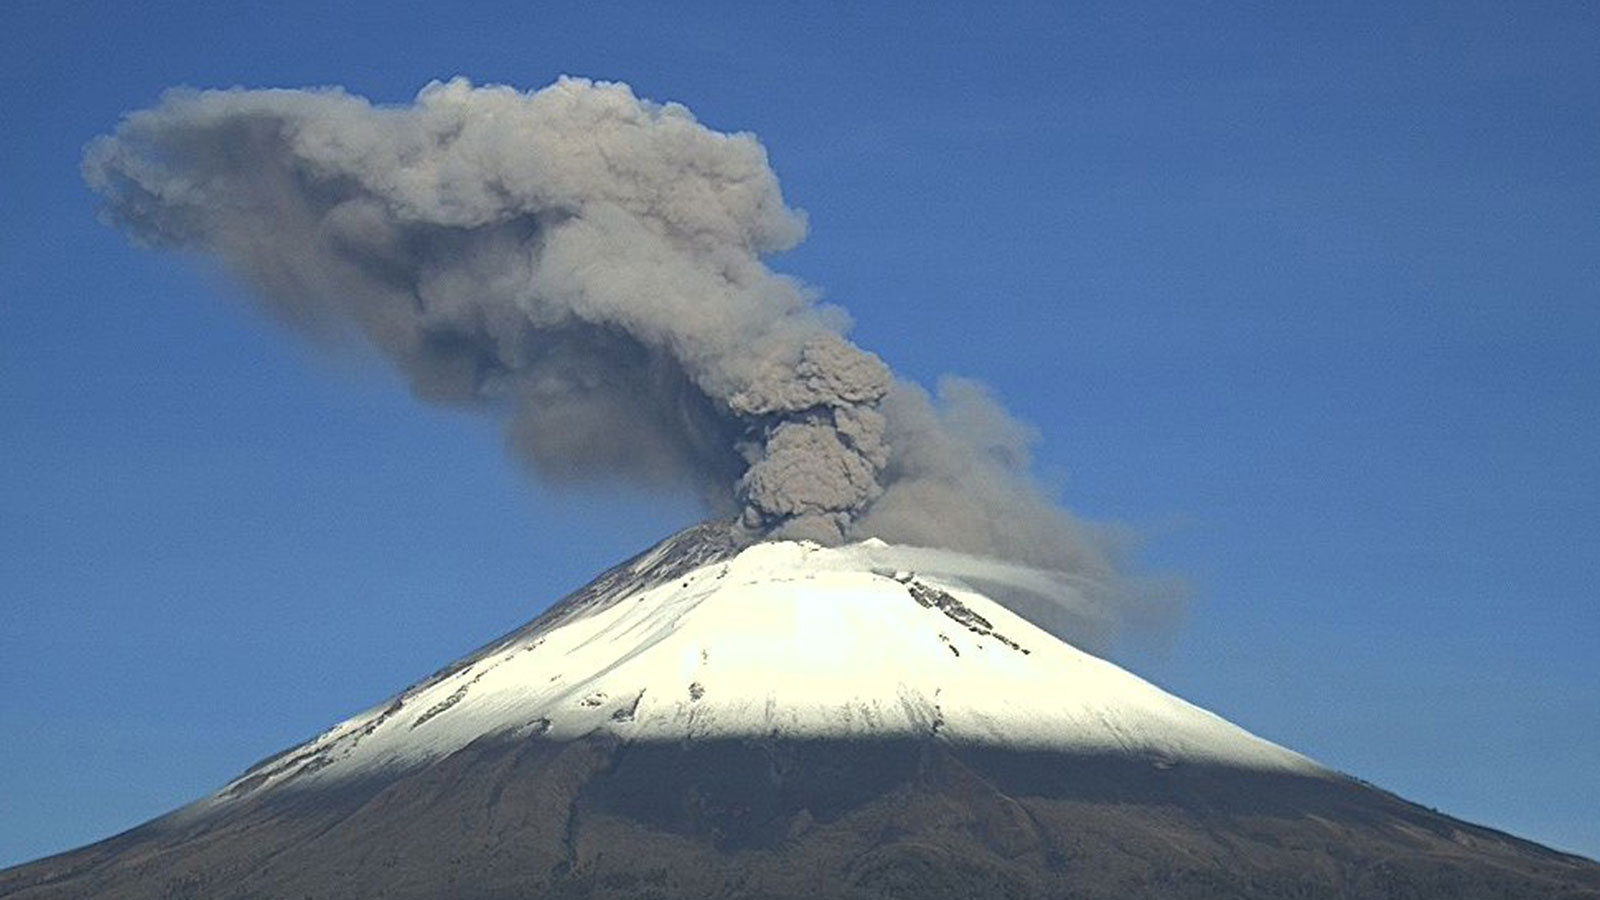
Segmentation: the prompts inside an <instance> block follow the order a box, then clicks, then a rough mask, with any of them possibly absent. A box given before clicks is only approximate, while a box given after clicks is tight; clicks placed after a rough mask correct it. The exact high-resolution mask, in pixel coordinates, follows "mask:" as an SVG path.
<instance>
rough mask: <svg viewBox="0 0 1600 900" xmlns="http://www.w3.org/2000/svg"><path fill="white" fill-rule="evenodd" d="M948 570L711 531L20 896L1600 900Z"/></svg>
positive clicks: (34, 871) (1537, 851)
mask: <svg viewBox="0 0 1600 900" xmlns="http://www.w3.org/2000/svg"><path fill="white" fill-rule="evenodd" d="M908 559H910V560H917V561H921V562H924V563H927V565H925V566H922V567H908V566H907V565H906V562H907V560H908ZM938 560H939V555H938V554H933V553H929V552H923V553H921V554H920V555H919V554H916V553H907V552H903V551H899V550H897V549H896V548H892V547H888V546H886V545H883V544H881V543H879V542H876V541H867V542H865V543H860V544H853V545H847V546H843V547H833V548H829V547H823V546H819V545H817V544H813V543H809V542H803V541H772V542H764V543H756V544H752V545H748V546H746V545H743V544H741V543H740V542H738V541H736V540H735V539H734V537H733V534H732V532H731V531H730V529H729V528H728V527H727V526H725V525H719V524H708V525H701V526H697V527H695V528H691V529H689V530H687V531H684V532H682V533H680V534H678V535H675V536H673V537H672V538H669V539H668V540H666V541H664V542H663V543H661V544H659V545H657V546H656V547H654V548H652V549H650V550H648V551H646V552H645V553H643V554H640V555H639V556H637V557H635V558H633V559H631V560H629V561H627V562H625V563H623V564H622V565H620V566H617V567H616V568H614V569H611V570H610V571H608V572H606V573H604V574H603V575H601V576H600V577H599V578H597V579H596V580H595V581H594V582H592V583H591V584H589V585H588V586H586V587H584V588H582V589H581V590H579V591H577V592H576V593H574V594H572V595H570V596H568V597H567V598H565V599H564V600H562V601H561V602H559V603H557V604H556V605H554V606H553V607H551V608H550V609H549V610H548V611H547V612H545V613H544V614H543V615H541V616H539V617H538V618H537V619H535V620H534V621H532V622H530V623H529V624H527V625H526V626H524V627H522V628H520V629H518V630H516V631H514V632H512V633H510V634H508V635H506V636H504V637H502V638H500V639H498V640H496V641H493V642H492V643H490V644H488V645H487V646H485V647H483V648H482V649H480V650H478V651H477V652H475V653H472V654H471V655H469V656H466V657H464V658H463V659H461V660H459V661H457V662H455V663H452V664H451V665H449V666H446V667H445V668H444V669H442V670H440V671H439V672H437V673H435V674H434V675H432V676H430V677H428V678H426V679H424V680H423V681H421V682H419V683H417V684H415V685H413V686H412V687H410V688H407V689H406V690H405V691H403V692H401V693H400V694H399V695H397V696H395V697H394V698H392V699H390V700H388V701H386V702H384V703H382V704H379V705H377V706H375V707H373V708H372V709H369V710H367V711H366V712H363V713H361V714H359V715H357V716H354V717H353V718H350V719H348V720H346V721H344V722H341V723H339V724H338V725H336V726H334V727H333V728H331V729H329V730H328V731H326V732H324V733H323V734H321V735H318V736H317V737H315V738H313V739H311V740H310V741H307V742H306V743H304V744H302V745H300V746H297V747H294V748H291V749H289V750H286V751H284V752H283V753H280V754H277V755H276V756H273V757H270V758H268V759H265V760H263V761H261V762H260V763H257V764H256V765H255V766H253V767H251V768H250V769H248V770H247V771H245V772H244V773H243V774H241V775H240V776H239V777H238V778H236V779H234V780H233V781H232V782H230V783H229V784H227V785H225V786H224V787H223V788H222V789H221V790H219V791H218V792H216V793H215V794H213V795H211V796H209V797H206V798H204V799H202V800H199V801H197V802H195V803H193V804H191V805H189V806H187V807H184V808H182V809H180V810H177V811H175V812H173V813H170V814H168V815H166V816H164V817H162V818H159V819H156V820H153V821H151V822H148V823H146V824H144V825H141V826H139V827H137V828H134V829H133V830H131V831H128V832H126V833H124V834H121V835H118V836H116V837H113V838H110V839H108V840H105V841H102V842H100V843H98V844H94V845H91V846H89V847H85V848H83V849H80V850H76V851H72V852H68V853H64V854H61V855H59V856H55V857H51V858H48V859H44V860H40V861H37V862H34V863H30V864H26V865H23V866H19V867H16V868H13V869H10V870H7V871H5V872H0V897H6V898H16V900H76V898H99V900H158V898H166V900H177V898H196V900H199V898H206V900H246V898H274V900H277V898H281V900H291V898H292V900H306V898H319V900H323V898H325V900H365V898H389V900H403V898H418V900H420V898H449V900H513V898H547V897H548V898H567V897H570V898H577V897H597V898H638V900H644V898H679V897H682V898H691V897H692V898H703V897H704V898H709V897H723V898H744V897H761V898H802V897H804V898H859V900H869V898H990V897H993V898H1046V897H1051V898H1057V897H1072V898H1108V900H1109V898H1139V897H1149V898H1158V897H1159V898H1224V897H1227V898H1274V897H1296V898H1324V897H1326V898H1424V897H1452V898H1479V897H1481V898H1491V897H1492V898H1522V897H1526V898H1574V900H1575V898H1600V864H1596V863H1594V862H1592V861H1589V860H1585V859H1581V858H1578V857H1574V856H1569V855H1566V854H1562V853H1558V852H1556V851H1553V850H1550V849H1547V848H1544V847H1541V846H1539V845H1536V844H1533V843H1530V842H1527V841H1523V840H1520V839H1517V838H1514V837H1511V836H1509V835H1506V834H1503V833H1500V832H1497V831H1493V830H1490V829H1487V828H1483V827H1480V826H1476V825H1471V824H1468V823H1465V822H1461V821H1458V820H1455V819H1452V818H1450V817H1448V816H1445V815H1442V814H1439V813H1437V812H1434V811H1431V810H1428V809H1424V808H1422V807H1419V806H1416V805H1414V804H1411V803H1408V802H1406V801H1404V800H1402V799H1400V798H1398V797H1395V796H1394V795H1392V794H1389V793H1386V792H1384V791H1381V790H1379V789H1377V788H1375V787H1373V786H1371V785H1368V784H1365V783H1363V782H1361V781H1358V780H1356V779H1353V778H1350V777H1348V776H1345V775H1342V774H1339V773H1336V772H1333V771H1330V770H1328V769H1326V768H1324V767H1322V766H1320V765H1318V764H1316V763H1315V762H1313V761H1311V760H1309V759H1307V758H1306V757H1303V756H1301V755H1299V754H1297V753H1294V752H1291V751H1289V750H1286V749H1284V748H1282V747H1279V746H1276V745H1274V744H1272V743H1270V742H1268V741H1265V740H1262V739H1260V738H1258V737H1255V736H1254V735H1251V734H1249V733H1248V732H1246V731H1245V730H1243V729H1241V728H1239V727H1237V726H1235V725H1233V724H1231V723H1229V722H1227V721H1225V720H1223V719H1221V718H1219V717H1217V716H1215V715H1213V714H1211V713H1209V712H1207V711H1205V710H1203V709H1200V708H1198V707H1196V706H1193V705H1192V704H1189V703H1187V702H1185V701H1183V700H1181V699H1179V698H1177V697H1174V696H1172V695H1171V694H1168V693H1166V692H1164V691H1162V690H1160V689H1159V688H1157V687H1155V686H1153V685H1151V684H1149V683H1147V682H1145V681H1143V680H1141V679H1139V678H1138V677H1136V676H1134V675H1132V674H1130V673H1128V672H1126V671H1124V670H1122V669H1120V668H1118V667H1117V666H1115V665H1113V664H1111V663H1109V662H1106V661H1105V660H1102V659H1099V658H1097V657H1095V656H1092V655H1090V654H1087V653H1084V652H1082V651H1080V650H1078V649H1076V648H1074V647H1072V646H1071V645H1069V644H1067V643H1064V642H1062V641H1061V640H1059V639H1057V638H1055V637H1053V636H1051V635H1050V634H1048V633H1046V632H1044V631H1042V630H1041V629H1039V628H1037V627H1035V626H1034V625H1032V624H1030V623H1029V622H1028V621H1026V620H1025V619H1023V618H1021V617H1019V616H1017V615H1016V614H1014V613H1012V612H1011V611H1009V610H1008V609H1007V608H1006V607H1005V606H1002V605H1001V604H1000V603H998V602H996V601H995V600H993V599H991V597H989V596H987V595H986V594H985V593H983V592H982V591H980V590H979V589H978V585H981V584H983V583H985V580H986V579H991V578H993V577H995V576H996V573H995V572H990V571H986V570H985V569H984V565H983V564H981V563H978V562H974V561H971V560H966V561H964V562H960V564H959V565H944V566H941V565H938V564H937V562H938ZM952 570H954V571H955V574H952Z"/></svg>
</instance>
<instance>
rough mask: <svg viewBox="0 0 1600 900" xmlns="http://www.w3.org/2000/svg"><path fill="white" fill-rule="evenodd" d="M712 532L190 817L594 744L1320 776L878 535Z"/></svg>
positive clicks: (589, 592)
mask: <svg viewBox="0 0 1600 900" xmlns="http://www.w3.org/2000/svg"><path fill="white" fill-rule="evenodd" d="M725 532H726V529H725V528H721V527H718V526H711V525H707V526H698V527H697V528H694V529H689V530H687V531H685V532H682V533H680V534H679V535H677V536H674V537H673V538H671V539H669V540H668V541H666V542H663V543H662V544H660V545H658V546H657V547H656V548H653V549H652V550H650V551H648V552H646V553H644V554H641V555H640V556H639V557H636V558H635V559H633V560H630V561H629V562H627V563H624V564H623V565H621V566H618V567H617V568H615V569H613V570H611V571H610V572H607V573H606V574H605V575H602V576H601V577H600V578H599V579H597V580H596V581H595V582H594V583H593V584H591V585H589V586H588V587H586V588H584V589H583V590H581V591H579V592H577V593H575V594H573V595H572V596H570V597H568V598H567V599H566V600H564V601H563V602H562V603H560V604H558V605H557V606H555V607H553V608H552V609H551V610H550V611H549V612H547V613H546V614H545V615H543V616H541V617H539V618H538V619H536V620H534V621H533V622H532V623H530V624H529V625H527V626H525V627H523V628H521V629H519V630H517V631H515V632H513V633H512V634H510V635H507V636H506V637H504V638H501V639H500V640H498V641H496V642H494V643H491V644H490V645H488V646H486V647H485V648H483V649H482V650H479V651H478V652H476V653H474V654H472V655H470V656H468V657H466V658H464V659H462V660H460V661H459V662H457V663H454V664H452V665H450V666H447V667H446V668H445V669H443V670H441V671H440V672H439V673H437V674H435V675H434V676H432V677H430V678H428V679H426V680H424V681H422V682H420V683H418V684H417V685H414V686H413V687H411V688H409V689H407V690H406V691H405V692H403V693H401V694H400V695H398V696H397V697H394V698H393V699H392V700H390V701H389V702H387V703H384V704H382V705H379V706H376V707H374V708H372V709H370V710H368V711H366V712H364V713H362V714H360V715H357V716H355V717H353V718H351V719H348V720H346V721H344V722H342V723H340V724H338V725H336V726H335V727H333V728H332V729H330V730H328V731H327V732H325V733H323V734H321V735H319V736H318V737H316V738H314V739H312V740H311V741H309V742H307V743H305V744H303V745H300V746H298V747H295V748H293V749H291V750H289V751H286V752H285V753H282V754H279V755H278V756H276V757H273V758H271V759H268V760H265V761H263V762H261V763H259V764H257V765H256V766H255V767H253V768H252V769H250V770H249V771H247V772H245V773H244V774H243V775H241V776H240V777H239V778H238V779H236V780H235V781H234V782H232V783H231V784H229V785H228V786H226V787H225V788H224V789H223V790H222V791H221V792H219V793H218V794H217V795H215V796H213V797H212V798H210V800H209V801H206V802H207V804H218V803H227V802H228V801H229V800H231V799H234V798H238V797H242V796H245V795H248V794H253V793H255V792H257V791H260V790H267V789H277V788H280V787H304V786H312V785H317V784H326V783H329V780H330V779H332V780H338V779H345V778H353V777H359V776H362V775H366V774H375V773H377V772H380V771H385V770H398V769H404V768H409V767H412V766H415V765H419V764H423V763H426V762H428V761H430V760H434V759H438V758H441V757H444V756H446V755H449V754H451V753H453V752H455V751H457V750H459V749H461V748H463V747H465V746H466V745H468V744H469V743H472V742H473V741H475V740H478V739H479V738H482V737H485V736H492V735H499V736H504V737H510V738H519V737H520V738H540V739H544V740H570V739H575V738H579V737H582V736H585V735H590V734H594V733H597V732H600V733H610V734H613V735H615V736H616V737H617V738H620V739H623V740H628V741H674V742H675V741H685V740H697V739H717V738H790V739H817V738H826V739H841V740H874V739H883V738H903V737H908V736H912V737H915V736H925V737H931V738H936V739H940V740H945V741H950V742H956V743H975V744H987V745H1004V746H1008V747H1014V748H1020V749H1038V750H1055V751H1067V752H1082V753H1113V754H1131V755H1137V756H1141V757H1145V758H1148V759H1150V760H1151V761H1152V763H1153V764H1155V765H1158V766H1164V765H1169V764H1173V763H1178V762H1186V761H1187V762H1206V763H1222V764H1228V765H1234V766H1242V767H1248V768H1253V769H1262V770H1273V771H1283V772H1293V773H1298V774H1309V775H1317V774H1324V773H1325V770H1323V769H1321V768H1320V767H1318V766H1317V765H1316V764H1315V763H1313V762H1311V761H1310V760H1308V759H1306V758H1305V757H1302V756H1300V755H1298V754H1295V753H1293V752H1290V751H1288V750H1285V749H1283V748H1281V747H1278V746H1276V745H1274V744H1271V743H1269V742H1267V741H1264V740H1262V739H1260V738H1257V737H1255V736H1253V735H1251V734H1249V733H1248V732H1246V731H1244V730H1243V729H1240V728H1239V727H1237V726H1235V725H1233V724H1231V723H1229V722H1227V721H1225V720H1223V719H1221V718H1219V717H1218V716H1216V715H1213V714H1212V713H1209V712H1207V711H1205V710H1203V709H1200V708H1199V707H1196V706H1194V705H1192V704H1190V703H1187V702H1185V701H1183V700H1181V699H1179V698H1177V697H1174V696H1173V695H1171V694H1168V693H1166V692H1165V691H1162V690H1161V689H1159V688H1157V687H1155V686H1154V685H1151V684H1149V683H1148V682H1146V681H1144V680H1142V679H1140V678H1138V677H1136V676H1134V675H1132V674H1130V673H1129V672H1127V671H1125V670H1123V669H1121V668H1119V667H1117V666H1115V665H1113V664H1112V663H1109V662H1106V661H1105V660H1102V659H1099V658H1097V657H1094V656H1092V655H1090V654H1087V653H1084V652H1082V651H1080V650H1078V649H1076V648H1074V647H1072V646H1070V645H1068V644H1066V643H1064V642H1062V641H1061V640H1059V639H1057V638H1055V637H1053V636H1051V635H1049V634H1047V633H1046V632H1044V631H1042V630H1040V629H1039V628H1037V627H1035V626H1034V625H1032V624H1030V623H1029V622H1027V621H1026V620H1024V619H1022V618H1021V617H1019V616H1017V615H1016V614H1014V613H1012V612H1010V611H1009V610H1007V609H1006V608H1005V607H1003V606H1002V605H1000V604H999V603H997V602H996V601H994V600H992V599H990V598H989V597H987V596H984V595H983V594H981V593H978V592H977V591H975V590H973V589H972V588H971V587H969V586H967V585H966V584H965V583H964V582H963V581H961V580H958V579H954V578H950V577H949V576H948V575H943V576H936V575H932V574H928V573H927V571H926V570H917V571H911V570H904V569H900V570H897V569H894V568H889V567H886V566H885V565H883V563H884V562H885V560H889V561H893V560H895V559H896V558H897V557H896V554H895V553H894V551H893V548H888V547H885V546H884V545H883V544H881V543H880V542H876V541H869V542H866V543H863V544H855V545H850V546H844V547H838V548H825V547H821V546H818V545H816V544H811V543H807V542H792V541H785V542H769V543H758V544H754V545H751V546H748V547H744V548H743V549H740V548H738V547H737V546H735V545H734V544H733V542H732V541H731V539H729V538H728V537H727V536H726V534H725ZM913 555H914V556H915V557H916V558H919V559H923V560H933V559H937V554H931V553H930V552H929V551H916V552H915V554H913ZM903 557H904V555H902V558H903ZM953 559H957V561H959V558H953ZM966 559H968V560H970V558H966ZM971 565H972V563H970V562H969V563H968V567H969V568H970V566H971ZM935 568H937V567H935ZM948 568H953V569H956V570H960V569H961V568H962V566H961V565H952V566H950V567H948ZM1002 574H1003V573H1002Z"/></svg>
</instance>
